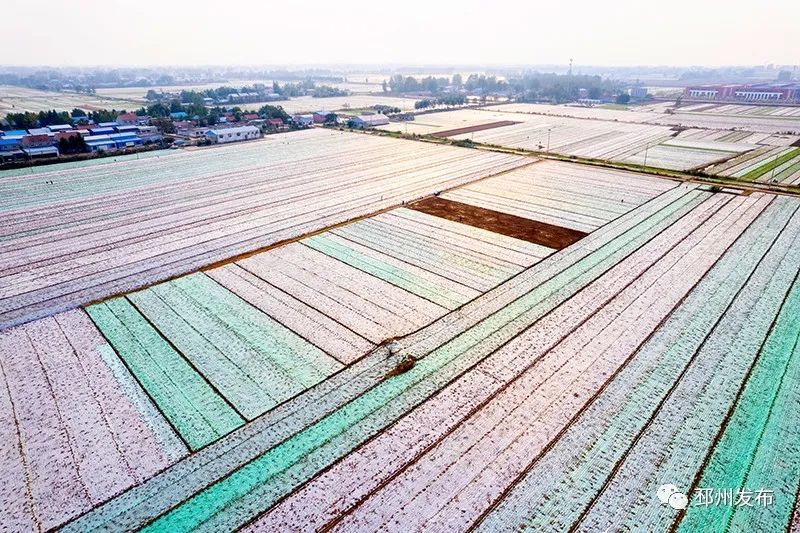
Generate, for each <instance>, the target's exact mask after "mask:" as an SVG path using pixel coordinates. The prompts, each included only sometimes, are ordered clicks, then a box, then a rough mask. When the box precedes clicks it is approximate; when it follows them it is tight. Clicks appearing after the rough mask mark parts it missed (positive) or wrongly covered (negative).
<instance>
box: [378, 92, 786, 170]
mask: <svg viewBox="0 0 800 533" xmlns="http://www.w3.org/2000/svg"><path fill="white" fill-rule="evenodd" d="M609 113H611V114H612V115H611V116H606V115H607V114H609ZM617 114H623V115H624V114H628V115H631V117H630V118H634V119H635V118H637V117H636V115H637V114H636V113H635V112H632V111H609V110H604V109H595V108H575V107H566V106H545V105H536V104H509V105H503V106H498V107H490V108H485V109H482V110H458V111H450V112H443V113H432V114H428V115H420V116H419V117H418V120H417V121H414V122H411V123H402V124H400V123H392V124H388V125H386V126H382V129H385V130H390V131H400V132H405V133H419V134H434V135H438V134H441V133H447V132H449V131H453V132H456V134H455V135H453V136H452V138H454V139H458V140H466V139H469V140H473V141H475V142H480V143H485V144H493V145H499V146H504V147H508V148H522V149H526V150H534V151H545V152H546V151H550V152H553V153H558V154H563V155H573V156H578V157H585V158H594V159H605V160H610V161H620V162H625V163H633V164H638V165H647V166H652V167H659V168H666V169H672V170H689V169H695V168H702V167H707V166H709V165H711V164H714V163H717V162H721V161H725V160H727V159H730V158H732V157H735V156H736V155H738V154H740V153H742V152H747V151H750V150H753V149H755V148H757V144H756V143H758V144H769V145H776V146H785V145H788V144H791V143H792V142H795V141H796V140H797V139H796V138H795V137H787V138H783V137H786V136H783V137H781V136H776V135H770V134H754V133H745V134H744V135H743V136H741V137H738V136H737V137H732V136H731V135H732V133H738V132H730V131H716V130H697V129H694V130H693V129H690V130H684V131H681V130H676V129H675V128H672V127H667V126H658V125H652V124H649V123H647V122H645V121H644V120H625V119H624V118H614V117H615V116H616V115H617ZM595 115H596V116H595ZM638 118H641V119H645V118H648V119H654V118H653V117H649V116H645V117H638ZM511 122H516V123H511ZM502 123H505V124H506V125H503V126H498V127H493V128H488V126H489V125H492V124H502ZM469 128H475V129H476V131H471V132H469V133H463V134H457V132H458V131H459V130H463V129H469ZM481 128H486V129H481ZM707 133H712V134H714V135H712V136H706V134H707ZM742 133H744V132H742ZM726 137H727V138H726Z"/></svg>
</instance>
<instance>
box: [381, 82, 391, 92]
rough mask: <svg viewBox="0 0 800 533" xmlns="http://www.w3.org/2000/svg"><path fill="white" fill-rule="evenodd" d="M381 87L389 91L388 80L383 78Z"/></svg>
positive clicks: (384, 90)
mask: <svg viewBox="0 0 800 533" xmlns="http://www.w3.org/2000/svg"><path fill="white" fill-rule="evenodd" d="M381 88H382V89H383V92H385V93H387V92H389V85H388V84H387V83H386V80H383V83H381Z"/></svg>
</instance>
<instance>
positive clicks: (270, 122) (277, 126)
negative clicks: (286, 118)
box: [267, 118, 286, 131]
mask: <svg viewBox="0 0 800 533" xmlns="http://www.w3.org/2000/svg"><path fill="white" fill-rule="evenodd" d="M285 127H286V125H285V124H284V123H283V119H280V118H268V119H267V128H269V129H271V130H273V131H277V130H282V129H284V128H285Z"/></svg>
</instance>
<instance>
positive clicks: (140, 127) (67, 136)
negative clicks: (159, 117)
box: [0, 113, 162, 161]
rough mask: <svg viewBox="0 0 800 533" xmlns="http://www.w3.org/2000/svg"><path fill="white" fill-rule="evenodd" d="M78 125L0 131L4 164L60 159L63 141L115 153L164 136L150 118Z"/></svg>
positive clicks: (129, 116)
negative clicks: (150, 123)
mask: <svg viewBox="0 0 800 533" xmlns="http://www.w3.org/2000/svg"><path fill="white" fill-rule="evenodd" d="M75 121H76V122H77V121H80V122H78V123H77V124H54V125H50V126H46V127H43V128H31V129H28V130H10V131H0V161H14V160H17V159H27V158H36V157H57V156H58V155H59V147H60V146H61V145H62V141H66V142H67V143H69V142H70V140H71V139H72V138H76V137H80V138H81V139H83V143H84V145H85V147H86V150H87V151H90V152H98V151H106V152H113V151H116V150H120V149H123V148H130V147H135V146H141V145H143V144H147V143H154V142H160V141H161V139H162V136H161V133H160V132H159V131H158V128H157V127H155V126H150V125H149V122H150V118H149V117H142V116H138V115H136V114H134V113H123V114H121V115H119V116H118V117H117V120H116V121H114V122H101V123H99V124H94V123H93V122H92V121H87V120H86V119H85V118H84V117H79V118H76V119H75Z"/></svg>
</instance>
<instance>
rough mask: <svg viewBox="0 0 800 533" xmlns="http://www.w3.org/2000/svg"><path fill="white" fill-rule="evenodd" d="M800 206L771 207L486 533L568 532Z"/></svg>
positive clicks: (484, 527) (489, 522) (490, 520)
mask: <svg viewBox="0 0 800 533" xmlns="http://www.w3.org/2000/svg"><path fill="white" fill-rule="evenodd" d="M795 208H796V206H795V205H794V203H790V202H788V201H786V202H783V203H782V204H780V203H776V204H772V205H771V206H770V207H769V208H768V210H767V211H766V212H765V213H764V215H762V216H761V217H759V218H758V219H757V220H756V221H755V222H754V223H753V224H752V225H751V226H750V227H749V228H748V229H747V231H746V233H745V234H744V235H743V236H742V238H741V239H739V240H738V241H737V242H736V243H735V244H734V245H733V246H732V247H731V249H730V250H729V251H728V252H726V253H725V255H724V256H723V257H722V258H721V259H720V260H719V262H718V263H717V264H716V265H715V266H714V267H713V268H712V269H711V270H710V271H709V272H708V273H707V275H706V276H705V277H704V278H703V279H702V281H701V282H700V283H699V284H698V286H697V287H696V288H695V289H693V290H692V292H691V293H690V294H689V295H688V296H687V298H686V299H685V300H684V302H683V303H682V304H681V305H680V306H679V307H678V308H677V309H676V310H675V312H674V313H673V314H672V315H671V316H670V318H669V319H668V320H667V321H666V322H665V324H664V325H663V326H662V327H661V328H660V329H659V330H658V331H657V332H656V333H655V334H654V335H653V337H651V338H650V340H649V341H648V342H647V343H646V344H645V345H644V346H643V347H642V348H641V349H640V351H639V353H638V354H637V355H636V358H635V359H634V360H633V361H632V362H631V363H630V364H629V365H628V366H626V367H625V368H624V369H623V371H622V372H621V373H620V374H619V375H618V376H617V377H616V378H615V379H614V381H613V382H611V383H610V384H609V385H608V386H607V387H606V389H605V390H604V391H603V393H602V395H601V396H600V397H599V398H598V400H597V401H596V402H595V403H594V404H593V405H592V406H591V407H590V409H589V410H588V411H586V412H585V413H584V414H583V415H581V418H580V419H578V420H577V421H576V422H575V424H573V425H572V426H571V427H570V429H569V430H568V432H567V433H566V434H565V435H564V436H563V437H562V438H561V439H559V441H558V442H557V443H556V444H555V446H554V447H553V448H552V449H551V450H550V451H549V452H548V454H547V455H546V456H545V457H544V458H542V459H541V460H540V461H539V462H538V463H536V464H535V465H534V466H533V468H532V469H531V471H530V472H529V473H528V474H527V475H526V476H525V478H523V479H522V480H521V481H520V482H519V484H518V485H517V486H516V487H515V488H514V490H513V491H512V492H511V493H510V494H509V495H508V496H507V497H506V498H505V499H504V500H503V501H502V502H501V503H500V505H499V506H498V507H497V508H496V509H495V510H494V511H493V512H492V513H491V514H489V515H488V516H487V517H486V519H485V521H484V522H483V523H482V524H481V525H480V527H479V528H478V530H479V531H487V532H488V531H506V530H508V529H512V528H514V527H515V526H516V525H518V524H522V523H524V524H525V525H526V526H527V528H530V529H532V530H535V531H541V530H548V529H551V530H567V529H569V527H570V525H572V524H573V522H574V521H575V520H576V519H577V517H578V516H579V515H580V513H581V511H582V510H583V509H584V508H585V506H586V505H588V504H589V503H590V501H591V498H592V497H594V496H595V495H596V494H597V492H598V491H599V490H600V488H601V487H602V485H603V483H604V482H605V480H606V479H607V477H608V476H609V475H610V472H611V471H612V469H613V466H614V465H615V464H616V462H617V461H618V460H619V458H620V457H621V456H622V455H623V454H624V452H625V451H626V450H627V449H628V447H629V446H630V445H631V443H632V442H633V441H634V439H635V437H636V435H637V433H638V431H640V429H641V428H642V426H643V425H644V424H645V423H646V422H647V421H648V420H649V419H650V418H651V417H652V416H653V412H654V410H655V409H656V408H657V406H658V403H659V402H660V401H661V399H662V398H663V397H664V396H665V395H666V394H667V392H668V391H669V388H670V387H671V386H672V385H673V383H674V381H675V380H676V379H677V378H678V377H679V376H680V375H681V371H682V370H683V368H685V366H686V365H687V364H688V362H689V361H690V360H691V357H692V355H694V353H695V352H696V351H697V350H698V348H699V347H700V346H701V345H702V343H703V341H704V340H705V339H706V337H707V336H708V335H709V333H710V332H711V330H712V329H713V327H714V325H715V324H716V323H717V321H718V320H719V318H720V317H721V316H722V315H723V314H724V312H725V310H726V309H727V307H728V305H729V304H730V302H731V301H732V300H733V299H734V297H735V296H736V294H737V293H738V292H739V290H740V289H741V287H742V286H743V285H744V284H745V282H746V281H747V279H748V277H749V275H750V273H751V272H752V271H753V270H754V269H755V268H756V267H757V265H758V263H759V261H760V260H761V258H762V256H763V255H764V253H766V251H767V250H768V249H769V247H770V245H771V244H772V243H773V241H774V240H775V239H776V238H777V236H778V234H779V233H780V232H781V230H782V229H783V226H784V225H785V224H786V222H787V220H788V219H789V217H790V216H791V215H792V213H793V212H794V211H795Z"/></svg>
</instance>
